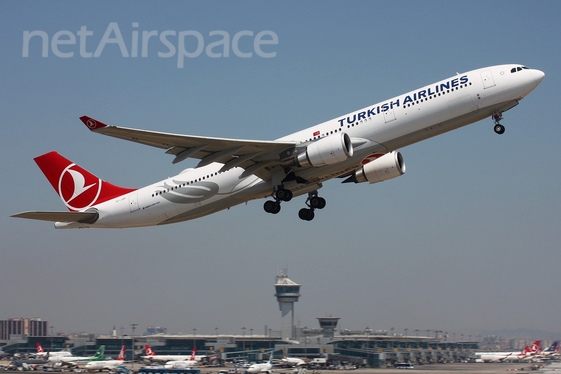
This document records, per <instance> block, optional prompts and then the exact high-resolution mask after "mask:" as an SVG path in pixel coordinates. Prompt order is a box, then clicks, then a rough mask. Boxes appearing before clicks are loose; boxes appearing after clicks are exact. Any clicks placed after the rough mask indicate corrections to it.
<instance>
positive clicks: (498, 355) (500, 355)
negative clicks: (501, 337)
mask: <svg viewBox="0 0 561 374" xmlns="http://www.w3.org/2000/svg"><path fill="white" fill-rule="evenodd" d="M540 342H541V341H540V340H536V341H535V342H534V343H533V344H532V346H531V347H529V346H526V347H524V349H523V350H522V351H521V352H475V356H477V357H479V358H480V359H481V360H482V361H483V362H503V361H523V360H527V359H528V358H529V357H531V356H532V355H534V354H535V353H536V352H537V351H538V350H539V346H540Z"/></svg>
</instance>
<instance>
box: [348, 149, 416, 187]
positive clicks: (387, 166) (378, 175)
mask: <svg viewBox="0 0 561 374" xmlns="http://www.w3.org/2000/svg"><path fill="white" fill-rule="evenodd" d="M403 173H405V163H404V162H403V156H402V155H401V153H399V152H397V151H392V152H390V153H386V154H385V155H383V156H382V157H379V158H377V159H375V160H374V161H370V162H369V163H368V164H366V165H363V166H362V167H361V168H360V169H358V170H356V171H355V172H354V174H353V175H351V176H350V177H349V178H347V179H345V180H344V181H343V183H351V182H354V183H362V182H370V183H378V182H382V181H385V180H388V179H392V178H395V177H399V176H400V175H403Z"/></svg>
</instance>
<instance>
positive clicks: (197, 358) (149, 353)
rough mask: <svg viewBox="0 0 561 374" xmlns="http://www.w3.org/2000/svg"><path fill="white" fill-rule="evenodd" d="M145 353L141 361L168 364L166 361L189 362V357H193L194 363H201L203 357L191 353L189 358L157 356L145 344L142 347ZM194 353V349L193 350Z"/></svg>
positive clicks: (183, 356)
mask: <svg viewBox="0 0 561 374" xmlns="http://www.w3.org/2000/svg"><path fill="white" fill-rule="evenodd" d="M144 349H145V351H146V356H142V359H144V360H146V361H153V362H168V361H185V360H190V359H191V357H194V359H195V361H201V360H202V359H203V358H204V357H206V356H205V355H196V354H195V355H194V356H193V353H191V355H190V356H187V355H157V354H156V353H155V352H154V351H153V350H152V348H151V347H150V346H149V345H148V344H147V345H145V346H144ZM193 351H194V352H196V349H193Z"/></svg>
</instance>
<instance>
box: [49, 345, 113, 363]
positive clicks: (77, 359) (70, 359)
mask: <svg viewBox="0 0 561 374" xmlns="http://www.w3.org/2000/svg"><path fill="white" fill-rule="evenodd" d="M104 352H105V346H104V345H102V346H100V347H99V349H98V350H97V352H96V353H95V355H93V356H88V357H84V356H66V357H49V361H50V362H59V363H61V364H62V365H67V366H80V365H85V364H86V363H87V362H90V361H103V360H105V358H104V357H103V353H104Z"/></svg>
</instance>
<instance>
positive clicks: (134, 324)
mask: <svg viewBox="0 0 561 374" xmlns="http://www.w3.org/2000/svg"><path fill="white" fill-rule="evenodd" d="M136 326H138V323H131V329H132V335H131V346H132V347H131V351H132V371H134V330H136Z"/></svg>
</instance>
